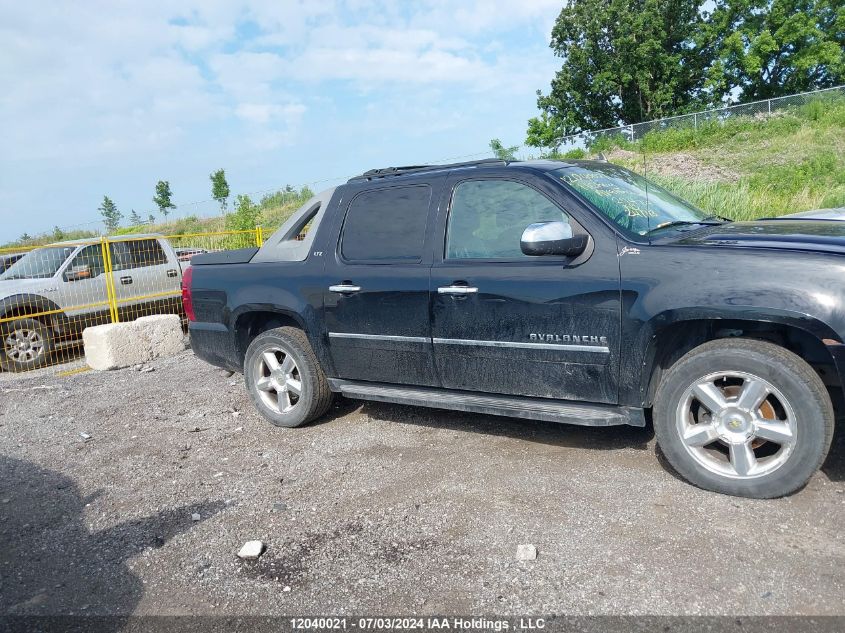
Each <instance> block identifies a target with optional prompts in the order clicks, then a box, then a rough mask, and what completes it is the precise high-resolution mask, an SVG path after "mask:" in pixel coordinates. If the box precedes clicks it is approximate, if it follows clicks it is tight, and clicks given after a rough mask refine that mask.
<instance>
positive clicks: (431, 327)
mask: <svg viewBox="0 0 845 633" xmlns="http://www.w3.org/2000/svg"><path fill="white" fill-rule="evenodd" d="M306 226H310V229H309V230H308V232H307V233H306V235H305V239H304V240H302V241H298V240H297V239H296V237H297V236H298V235H299V234H300V232H301V231H302V229H303V227H306ZM843 255H845V224H840V223H836V222H816V221H805V220H801V219H794V220H778V221H774V220H772V221H759V222H726V221H723V220H722V219H720V218H716V217H713V216H710V215H708V214H707V213H704V212H702V211H700V210H699V209H696V208H695V207H693V206H692V205H690V204H689V203H686V202H684V201H683V200H681V199H679V198H677V197H675V196H674V195H672V194H671V193H669V192H668V191H666V190H664V189H662V188H660V187H659V186H657V185H655V184H653V183H649V182H647V181H646V180H645V179H644V178H642V177H641V176H639V175H637V174H634V173H632V172H630V171H628V170H625V169H623V168H621V167H618V166H615V165H612V164H609V163H604V162H595V161H568V162H559V161H529V162H511V163H506V162H502V161H495V160H493V161H480V162H474V163H462V164H456V165H441V166H427V167H408V168H390V169H382V170H373V171H370V172H367V173H365V174H363V175H362V176H359V177H356V178H353V179H351V180H350V181H349V182H347V183H346V184H344V185H341V186H339V187H337V188H336V189H331V190H328V191H325V192H323V193H322V194H320V195H318V196H316V197H315V198H313V199H312V200H310V201H309V202H308V203H306V204H305V205H304V206H303V207H302V208H301V209H300V210H299V211H298V212H297V213H295V214H294V215H293V216H292V217H291V218H290V219H289V221H288V222H287V223H286V224H285V225H284V226H283V227H282V228H281V229H279V231H277V232H276V233H275V234H274V235H273V236H272V237H271V238H270V239H268V240H267V241H266V242H265V244H264V245H263V246H262V247H261V248H260V249H258V248H251V249H243V250H240V251H230V252H224V253H214V254H208V255H198V256H196V257H194V258H193V259H192V266H191V267H190V268H189V269H188V272H187V273H186V275H185V279H184V282H183V299H184V305H185V310H186V312H187V316H188V318H189V320H190V324H189V330H190V335H191V344H192V346H193V349H194V352H195V353H196V354H197V355H198V356H199V357H201V358H203V359H205V360H206V361H208V362H210V363H212V364H214V365H218V366H221V367H225V368H227V369H230V370H233V371H242V372H243V374H244V378H245V382H246V387H247V389H248V391H249V393H250V394H251V396H252V399H253V401H254V402H255V405H256V407H257V408H258V410H259V411H260V412H261V413H262V414H263V415H264V416H265V417H266V418H267V419H268V420H270V421H271V422H272V423H274V424H276V425H279V426H285V427H294V426H298V425H300V424H304V423H307V422H309V421H311V420H314V419H316V418H318V417H319V416H321V415H322V414H323V413H325V412H326V410H327V409H328V407H329V403H330V401H331V398H332V394H333V393H340V394H343V395H344V396H348V397H351V398H360V399H369V400H379V401H385V402H396V403H404V404H411V405H418V406H427V407H440V408H445V409H456V410H461V411H475V412H480V413H486V414H495V415H507V416H513V417H520V418H527V419H536V420H552V421H557V422H567V423H571V424H581V425H589V426H610V425H621V424H628V425H634V426H645V425H646V424H647V423H648V421H649V420H652V421H653V425H654V430H655V434H656V437H657V441H658V444H659V446H660V448H661V450H662V452H663V454H664V455H665V456H666V458H667V460H668V461H669V463H670V464H671V465H672V466H673V467H674V468H675V469H676V470H677V472H678V473H680V474H681V475H682V476H683V477H685V478H686V479H687V480H688V481H690V482H692V483H694V484H696V485H698V486H700V487H703V488H706V489H709V490H714V491H718V492H722V493H726V494H734V495H742V496H749V497H759V498H768V497H777V496H781V495H786V494H789V493H791V492H794V491H796V490H798V489H799V488H801V487H802V486H803V485H804V484H805V483H806V482H807V481H808V480H809V478H810V477H811V476H812V475H813V473H815V472H816V470H817V469H818V468H819V467H820V465H821V464H822V462H823V460H824V459H825V456H826V455H827V452H828V450H829V447H830V444H831V439H832V435H833V430H834V409H835V408H836V409H837V410H838V411H839V412H840V413H842V406H843V401H842V385H843V375H845V343H843V340H845V338H843V337H845V301H843V292H842V279H843V277H845V257H843Z"/></svg>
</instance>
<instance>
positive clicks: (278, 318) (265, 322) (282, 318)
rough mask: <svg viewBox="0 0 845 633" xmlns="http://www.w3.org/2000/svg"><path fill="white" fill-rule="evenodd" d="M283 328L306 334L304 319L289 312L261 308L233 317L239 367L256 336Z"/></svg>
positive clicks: (248, 310) (245, 311)
mask: <svg viewBox="0 0 845 633" xmlns="http://www.w3.org/2000/svg"><path fill="white" fill-rule="evenodd" d="M284 326H290V327H295V328H298V329H300V330H302V331H303V332H305V333H306V334H307V333H308V330H307V329H306V325H305V319H303V318H302V316H301V315H299V314H297V313H295V312H293V311H290V310H284V309H280V308H268V307H263V306H262V307H256V308H254V309H245V310H243V311H241V312H239V313H238V314H237V315H236V316H235V317H234V320H233V328H232V331H233V334H234V337H235V353H236V354H237V356H238V361H239V362H240V363H241V365H243V360H244V356H245V355H246V349H247V347H249V344H250V342H251V341H252V340H253V339H254V338H255V337H256V336H258V335H259V334H261V333H262V332H266V331H267V330H271V329H273V328H277V327H284Z"/></svg>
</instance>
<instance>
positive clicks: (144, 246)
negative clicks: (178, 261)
mask: <svg viewBox="0 0 845 633" xmlns="http://www.w3.org/2000/svg"><path fill="white" fill-rule="evenodd" d="M124 245H125V249H124V252H123V254H122V255H121V261H122V265H123V269H127V268H143V267H144V266H159V265H161V264H166V263H167V255H166V254H165V252H164V249H163V248H162V247H161V244H159V243H158V240H131V241H127V242H124Z"/></svg>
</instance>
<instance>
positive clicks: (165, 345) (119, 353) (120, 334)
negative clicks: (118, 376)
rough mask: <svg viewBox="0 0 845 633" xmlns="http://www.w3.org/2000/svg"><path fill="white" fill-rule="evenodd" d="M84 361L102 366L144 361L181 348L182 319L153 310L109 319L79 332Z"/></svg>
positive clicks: (105, 367) (125, 364)
mask: <svg viewBox="0 0 845 633" xmlns="http://www.w3.org/2000/svg"><path fill="white" fill-rule="evenodd" d="M82 342H83V344H84V345H85V362H87V363H88V366H89V367H91V368H92V369H98V370H106V369H119V368H121V367H129V366H131V365H137V364H138V363H146V362H147V361H151V360H153V359H155V358H161V357H163V356H172V355H173V354H177V353H178V352H181V351H182V350H184V349H185V337H184V335H183V333H182V322H181V319H180V318H179V316H178V315H175V314H156V315H153V316H147V317H141V318H140V319H137V320H135V321H129V322H127V323H109V324H107V325H97V326H94V327H89V328H85V330H83V332H82Z"/></svg>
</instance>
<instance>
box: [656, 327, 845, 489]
mask: <svg viewBox="0 0 845 633" xmlns="http://www.w3.org/2000/svg"><path fill="white" fill-rule="evenodd" d="M653 414H654V415H653V417H654V431H655V435H656V436H657V442H658V444H659V446H660V448H661V450H662V451H663V454H664V455H665V456H666V459H667V460H668V461H669V463H670V464H671V465H672V467H673V468H674V469H675V470H676V471H677V472H678V473H679V474H680V475H681V476H682V477H684V478H685V479H686V480H687V481H689V482H691V483H693V484H695V485H696V486H699V487H700V488H704V489H706V490H712V491H715V492H720V493H723V494H728V495H735V496H741V497H754V498H760V499H767V498H772V497H781V496H784V495H788V494H790V493H792V492H795V491H796V490H798V489H800V488H802V487H803V486H804V485H805V484H806V483H807V481H808V480H809V479H810V477H812V476H813V474H814V473H815V472H816V471H817V470H818V469H819V467H820V466H821V464H822V462H823V461H824V458H825V457H826V456H827V452H828V450H829V448H830V443H831V439H832V438H833V425H834V415H833V405H832V404H831V401H830V396H829V394H828V392H827V389H826V388H825V386H824V383H823V382H822V380H821V378H819V376H818V374H816V372H815V371H814V370H813V368H812V367H810V366H809V365H808V364H807V363H806V362H804V361H803V360H802V359H801V358H800V357H798V356H796V355H795V354H793V353H792V352H790V351H788V350H785V349H783V348H782V347H778V346H777V345H774V344H772V343H768V342H765V341H757V340H751V339H730V340H728V339H720V340H717V341H711V342H709V343H705V344H703V345H701V346H699V347H697V348H695V349H693V350H692V351H690V352H689V353H688V354H686V355H685V356H683V357H682V358H681V359H680V360H679V361H678V362H676V363H675V364H674V365H672V367H670V368H669V370H668V371H667V372H666V374H665V375H664V377H663V380H662V381H661V383H660V386H659V387H658V390H657V394H656V396H655V402H654V411H653Z"/></svg>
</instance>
